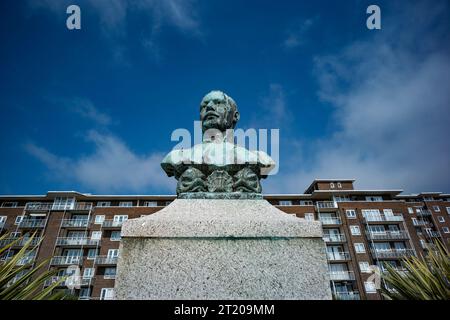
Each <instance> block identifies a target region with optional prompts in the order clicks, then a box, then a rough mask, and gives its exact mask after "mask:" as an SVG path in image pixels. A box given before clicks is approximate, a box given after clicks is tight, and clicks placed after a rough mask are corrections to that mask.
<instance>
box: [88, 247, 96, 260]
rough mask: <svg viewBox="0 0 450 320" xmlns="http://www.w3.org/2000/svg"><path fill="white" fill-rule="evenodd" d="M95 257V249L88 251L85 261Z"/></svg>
mask: <svg viewBox="0 0 450 320" xmlns="http://www.w3.org/2000/svg"><path fill="white" fill-rule="evenodd" d="M96 256H97V249H89V250H88V252H87V259H88V260H92V259H95V257H96Z"/></svg>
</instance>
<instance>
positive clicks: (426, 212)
mask: <svg viewBox="0 0 450 320" xmlns="http://www.w3.org/2000/svg"><path fill="white" fill-rule="evenodd" d="M417 216H419V217H427V216H431V211H430V210H425V209H422V210H420V211H419V212H417Z"/></svg>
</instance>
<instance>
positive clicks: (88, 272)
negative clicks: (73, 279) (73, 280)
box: [83, 268, 95, 279]
mask: <svg viewBox="0 0 450 320" xmlns="http://www.w3.org/2000/svg"><path fill="white" fill-rule="evenodd" d="M94 275H95V268H84V270H83V279H92V278H93V277H94Z"/></svg>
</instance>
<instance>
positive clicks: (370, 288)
mask: <svg viewBox="0 0 450 320" xmlns="http://www.w3.org/2000/svg"><path fill="white" fill-rule="evenodd" d="M364 290H366V293H377V288H376V287H375V283H374V282H372V281H365V282H364Z"/></svg>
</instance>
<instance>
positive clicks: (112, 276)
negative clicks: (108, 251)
mask: <svg viewBox="0 0 450 320" xmlns="http://www.w3.org/2000/svg"><path fill="white" fill-rule="evenodd" d="M108 269H115V270H116V272H115V273H114V274H113V275H111V274H106V270H108ZM116 275H117V268H116V267H106V268H105V273H104V274H103V279H115V278H116Z"/></svg>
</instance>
